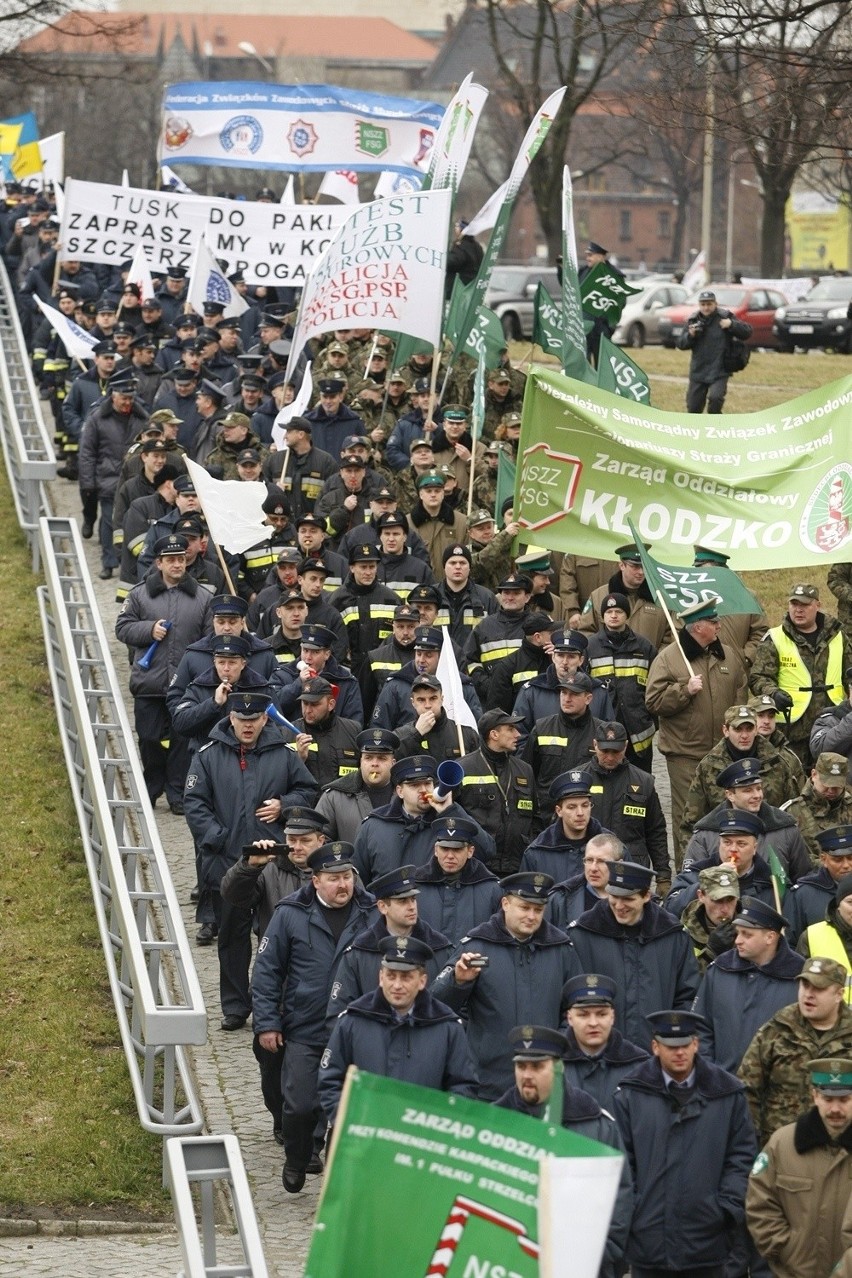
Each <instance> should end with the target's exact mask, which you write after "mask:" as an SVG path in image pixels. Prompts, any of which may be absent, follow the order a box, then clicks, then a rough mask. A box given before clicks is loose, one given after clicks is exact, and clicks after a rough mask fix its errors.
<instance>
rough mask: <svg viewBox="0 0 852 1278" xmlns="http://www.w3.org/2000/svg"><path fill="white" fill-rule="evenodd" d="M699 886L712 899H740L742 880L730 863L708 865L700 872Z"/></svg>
mask: <svg viewBox="0 0 852 1278" xmlns="http://www.w3.org/2000/svg"><path fill="white" fill-rule="evenodd" d="M698 886H699V887H700V889H701V891H702V892H703V893H704V895H705V896H709V898H710V900H711V901H725V900H727V899H728V898H730V897H732V896H733V897H735V898H736V899H737V900H739V899H740V881H739V879H738V878H737V876H736V873H735V871H734V870H732V869H731V867H730V866H729V865H708V866H706V867H705V869H703V870H700V871H699V874H698Z"/></svg>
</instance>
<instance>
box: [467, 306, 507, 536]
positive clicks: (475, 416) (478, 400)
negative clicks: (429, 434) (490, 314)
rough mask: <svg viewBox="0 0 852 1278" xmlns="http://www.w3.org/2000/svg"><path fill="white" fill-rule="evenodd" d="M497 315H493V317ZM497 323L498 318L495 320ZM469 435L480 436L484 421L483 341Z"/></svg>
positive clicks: (471, 466)
mask: <svg viewBox="0 0 852 1278" xmlns="http://www.w3.org/2000/svg"><path fill="white" fill-rule="evenodd" d="M496 318H497V317H496V316H495V319H496ZM497 322H498V323H499V320H498V321H497ZM470 416H471V425H470V433H471V437H472V439H473V441H474V443H475V442H476V440H477V439H480V438H481V436H482V427H483V424H484V422H485V343H484V342H483V344H482V346H481V347H480V349H479V353H478V356H477V361H476V372H475V374H474V377H473V403H472V404H471V413H470ZM475 464H476V463H475V460H474V458H473V457H472V458H471V460H470V469H471V480H472V479H473V470H474V467H475ZM471 491H472V489H471ZM467 513H468V517H470V509H468V512H467Z"/></svg>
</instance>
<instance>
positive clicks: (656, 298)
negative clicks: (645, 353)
mask: <svg viewBox="0 0 852 1278" xmlns="http://www.w3.org/2000/svg"><path fill="white" fill-rule="evenodd" d="M688 296H689V290H688V289H685V288H684V287H683V285H682V284H671V283H668V282H666V281H664V280H654V281H652V282H649V283H647V284H645V285H644V286H643V288H642V292H641V293H635V294H634V295H633V296H632V297H629V298H628V299H627V305H626V306H625V308H624V310H623V311H622V312H621V319H620V320H619V321H618V327H617V328H616V330H615V332H614V333H613V335H612V340H613V341H614V342H615V343H616V344H617V345H618V346H645V345H646V344H647V343H649V342H650V343H655V342H659V340H660V335H659V333H658V331H657V320H658V319H659V317H660V312H661V311H662V310H663V309H664V307H666V306H676V305H677V303H678V302H685V301H686V299H687V297H688Z"/></svg>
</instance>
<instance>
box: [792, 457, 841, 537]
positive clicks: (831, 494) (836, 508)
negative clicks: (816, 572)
mask: <svg viewBox="0 0 852 1278" xmlns="http://www.w3.org/2000/svg"><path fill="white" fill-rule="evenodd" d="M850 514H852V466H850V465H849V463H848V462H839V463H838V464H837V465H836V466H832V468H831V470H830V471H829V472H828V474H827V475H823V477H822V479H821V480H820V481H819V483H818V484H817V486H816V488H815V489H814V490H813V492H812V493H811V495H810V497H809V498H808V501H807V503H806V505H805V509H804V512H803V514H802V522H801V526H800V528H799V536H800V537H801V539H802V541H803V542H804V544H805V545H806V546H807V547H808V548H809V549H810V550H813V551H814V552H815V553H817V554H821V553H825V551H827V550H839V549H840V547H841V546H844V545H845V544H846V542H847V541H848V540H849V538H850V536H852V520H850Z"/></svg>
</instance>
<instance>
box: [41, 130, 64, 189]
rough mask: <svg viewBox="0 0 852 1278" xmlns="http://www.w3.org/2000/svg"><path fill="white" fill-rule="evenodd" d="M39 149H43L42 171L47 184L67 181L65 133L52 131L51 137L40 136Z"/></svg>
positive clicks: (43, 179)
mask: <svg viewBox="0 0 852 1278" xmlns="http://www.w3.org/2000/svg"><path fill="white" fill-rule="evenodd" d="M38 149H39V150H40V151H41V173H42V181H43V182H44V185H45V186H48V185H49V184H50V183H52V184H53V185H54V186H56V184H57V182H64V181H65V134H64V133H51V134H50V135H49V137H46V138H39V140H38Z"/></svg>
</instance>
